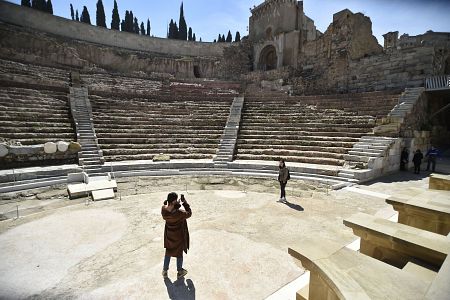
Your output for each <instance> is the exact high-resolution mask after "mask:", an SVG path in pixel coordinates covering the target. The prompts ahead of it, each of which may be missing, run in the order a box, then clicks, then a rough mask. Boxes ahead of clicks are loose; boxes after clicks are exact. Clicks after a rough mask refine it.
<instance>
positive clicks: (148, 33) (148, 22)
mask: <svg viewBox="0 0 450 300" xmlns="http://www.w3.org/2000/svg"><path fill="white" fill-rule="evenodd" d="M147 35H148V36H150V19H147Z"/></svg>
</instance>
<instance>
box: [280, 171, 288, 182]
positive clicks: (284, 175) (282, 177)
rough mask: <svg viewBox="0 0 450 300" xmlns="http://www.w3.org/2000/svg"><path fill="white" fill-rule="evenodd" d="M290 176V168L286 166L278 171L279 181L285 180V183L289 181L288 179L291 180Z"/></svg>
mask: <svg viewBox="0 0 450 300" xmlns="http://www.w3.org/2000/svg"><path fill="white" fill-rule="evenodd" d="M288 177H289V169H288V168H286V167H284V168H281V169H279V172H278V181H279V182H283V183H286V182H288V180H289V179H288Z"/></svg>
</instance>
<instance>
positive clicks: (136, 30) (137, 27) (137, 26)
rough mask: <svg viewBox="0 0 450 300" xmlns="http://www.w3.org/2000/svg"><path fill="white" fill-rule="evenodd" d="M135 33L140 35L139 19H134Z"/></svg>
mask: <svg viewBox="0 0 450 300" xmlns="http://www.w3.org/2000/svg"><path fill="white" fill-rule="evenodd" d="M133 32H134V33H136V34H139V22H138V19H137V18H134V23H133Z"/></svg>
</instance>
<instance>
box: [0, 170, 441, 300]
mask: <svg viewBox="0 0 450 300" xmlns="http://www.w3.org/2000/svg"><path fill="white" fill-rule="evenodd" d="M399 174H400V175H393V176H391V177H388V178H384V179H383V180H381V181H379V182H375V183H371V184H367V185H364V186H363V185H360V186H354V187H352V188H348V189H342V190H337V191H334V190H324V189H321V188H314V187H313V186H307V185H300V184H299V185H295V182H292V184H291V186H290V187H289V186H288V189H287V193H288V201H289V202H288V203H281V202H277V200H278V195H277V193H276V185H274V183H273V182H272V181H270V182H269V181H258V182H256V181H255V182H253V181H252V182H250V181H249V182H246V185H245V186H244V185H242V182H241V183H233V182H231V181H227V180H224V179H220V178H219V179H216V180H212V179H211V180H209V181H205V180H206V179H205V178H189V177H186V178H182V177H177V178H143V179H142V178H132V179H129V180H127V181H120V180H119V181H118V186H119V190H120V191H122V192H121V193H119V195H117V197H116V199H114V200H108V201H100V202H94V203H92V202H90V203H88V205H86V203H84V201H83V199H80V200H76V202H72V201H68V200H66V199H65V198H63V199H58V197H54V199H53V200H51V198H50V195H52V194H51V193H48V194H44V193H43V194H41V195H40V198H41V200H39V199H34V200H31V199H26V200H23V201H24V203H26V205H29V206H30V205H31V204H30V203H32V202H34V205H37V204H38V203H40V202H43V204H44V203H47V202H49V201H52V202H51V204H50V205H46V206H45V205H43V206H42V208H41V209H39V210H35V211H33V213H30V214H28V215H24V216H23V217H20V218H19V219H12V218H11V219H8V220H5V221H2V222H0V253H1V258H2V259H1V260H0V287H1V288H0V298H19V297H20V298H24V297H30V296H33V295H36V296H38V297H39V298H67V297H68V298H72V297H74V298H79V297H83V298H90V299H92V298H96V299H99V298H100V299H101V298H141V299H142V298H152V299H195V298H198V299H265V298H267V297H270V299H295V292H296V291H297V290H298V289H299V286H298V285H299V284H304V283H303V280H299V278H301V275H302V274H303V273H304V270H303V269H302V268H301V267H300V266H298V265H297V264H296V263H295V261H294V259H292V258H291V256H290V255H289V254H288V253H287V249H288V247H289V246H291V245H293V244H297V243H298V242H299V241H301V240H303V239H308V238H311V237H315V238H317V237H320V238H321V239H323V240H326V241H331V242H333V243H338V244H341V245H342V246H345V245H348V244H350V243H352V242H353V241H354V240H355V236H354V235H353V233H352V231H351V229H350V228H347V227H346V226H344V224H343V223H342V221H343V219H345V218H348V217H349V216H351V215H352V214H354V213H356V212H364V213H367V214H371V215H378V216H381V215H382V216H385V217H386V218H388V217H391V216H392V215H393V214H394V213H395V212H394V211H393V210H392V208H391V206H390V205H388V204H387V203H385V201H384V197H385V196H389V195H392V196H400V195H405V194H407V193H406V192H405V191H406V190H408V189H412V191H413V192H414V191H415V192H417V191H418V190H420V189H424V188H426V187H427V178H426V177H421V176H413V174H409V173H408V174H406V175H402V174H401V173H399ZM401 175H402V177H399V176H401ZM414 175H415V174H414ZM172 190H174V191H177V192H179V193H184V194H185V195H186V198H187V200H188V201H189V202H190V204H191V206H192V209H193V216H192V218H191V219H189V220H188V224H189V229H190V233H191V249H190V251H189V253H188V254H187V255H186V256H185V260H184V261H185V265H184V267H185V268H186V269H187V270H188V271H189V273H188V275H187V276H186V277H185V278H184V279H182V280H177V278H176V271H175V261H172V263H171V269H170V271H169V279H166V280H164V279H163V278H162V276H161V269H162V258H163V255H164V249H163V240H162V238H163V228H164V223H163V221H162V218H161V216H160V209H161V205H162V202H163V200H164V199H165V197H166V195H167V193H168V192H170V191H172ZM186 190H187V192H186ZM439 192H441V193H448V192H446V191H439ZM409 193H412V192H409ZM45 195H48V198H46V197H45ZM52 197H53V196H52ZM58 201H59V202H60V203H61V205H60V206H57V205H55V203H57V202H58ZM19 203H20V202H19ZM63 204H65V205H63ZM69 204H70V205H69ZM3 206H6V207H9V208H11V207H12V203H11V202H9V203H7V202H5V204H4V205H3V204H2V205H0V212H1V211H2V209H3V208H2V207H3ZM295 285H297V286H295ZM283 287H284V288H283ZM286 289H291V290H292V291H293V292H290V291H289V290H286ZM286 295H288V298H286Z"/></svg>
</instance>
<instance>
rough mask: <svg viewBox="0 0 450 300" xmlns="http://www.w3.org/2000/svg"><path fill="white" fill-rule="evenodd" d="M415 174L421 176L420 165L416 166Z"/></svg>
mask: <svg viewBox="0 0 450 300" xmlns="http://www.w3.org/2000/svg"><path fill="white" fill-rule="evenodd" d="M414 173H416V174H419V173H420V164H416V163H415V164H414Z"/></svg>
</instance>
